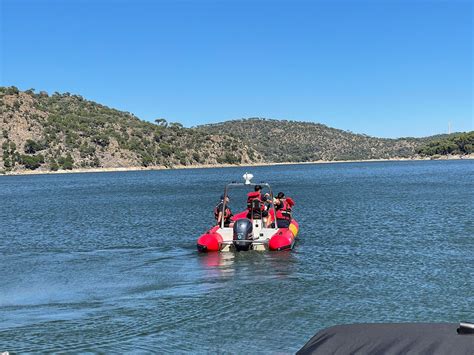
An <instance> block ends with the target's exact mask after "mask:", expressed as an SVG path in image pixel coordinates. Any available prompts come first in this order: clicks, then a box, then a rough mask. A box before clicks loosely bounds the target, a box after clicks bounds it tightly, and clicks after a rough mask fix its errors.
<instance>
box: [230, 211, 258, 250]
mask: <svg viewBox="0 0 474 355" xmlns="http://www.w3.org/2000/svg"><path fill="white" fill-rule="evenodd" d="M233 231H234V236H233V244H234V247H235V249H236V250H237V251H247V250H249V249H250V248H251V246H252V241H253V225H252V221H250V220H249V219H247V218H243V219H239V220H237V221H235V223H234V229H233Z"/></svg>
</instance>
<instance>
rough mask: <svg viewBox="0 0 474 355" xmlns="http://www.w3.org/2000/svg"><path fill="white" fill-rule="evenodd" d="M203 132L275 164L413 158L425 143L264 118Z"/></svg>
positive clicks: (207, 128) (204, 128)
mask: <svg viewBox="0 0 474 355" xmlns="http://www.w3.org/2000/svg"><path fill="white" fill-rule="evenodd" d="M197 129H198V130H200V131H201V132H207V133H211V134H224V135H226V136H229V137H236V138H238V139H240V140H242V141H244V142H247V144H248V145H249V146H250V147H251V148H253V149H255V150H256V151H258V152H261V153H262V155H264V157H265V159H266V160H269V161H273V162H305V161H315V160H328V161H330V160H358V159H384V158H394V157H411V156H414V155H415V154H416V151H417V149H418V148H419V147H420V146H421V145H422V144H423V143H424V141H425V140H426V139H415V138H402V139H382V138H374V137H369V136H367V135H363V134H354V133H352V132H347V131H343V130H340V129H335V128H330V127H327V126H325V125H322V124H317V123H308V122H296V121H282V120H271V119H261V118H251V119H246V120H235V121H227V122H223V123H218V124H210V125H204V126H200V127H198V128H197Z"/></svg>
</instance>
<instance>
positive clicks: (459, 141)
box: [418, 131, 474, 156]
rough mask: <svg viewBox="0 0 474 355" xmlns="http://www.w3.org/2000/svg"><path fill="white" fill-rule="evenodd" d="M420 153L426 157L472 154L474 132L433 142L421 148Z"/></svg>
mask: <svg viewBox="0 0 474 355" xmlns="http://www.w3.org/2000/svg"><path fill="white" fill-rule="evenodd" d="M418 153H419V154H421V155H424V156H434V155H447V154H462V155H465V154H472V153H474V131H471V132H467V133H456V134H452V135H449V136H448V137H444V138H442V139H436V140H433V141H431V142H428V143H426V144H425V145H423V146H422V147H420V148H419V149H418Z"/></svg>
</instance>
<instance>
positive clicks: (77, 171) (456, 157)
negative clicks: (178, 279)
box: [0, 154, 474, 176]
mask: <svg viewBox="0 0 474 355" xmlns="http://www.w3.org/2000/svg"><path fill="white" fill-rule="evenodd" d="M473 159H474V154H470V155H464V156H460V155H451V156H443V157H441V158H438V159H430V158H429V157H427V158H421V157H415V158H393V159H367V160H332V161H327V160H316V161H308V162H283V163H253V164H241V165H236V164H200V165H188V166H184V165H179V166H173V167H166V166H152V167H143V166H136V167H116V168H90V169H86V168H78V169H72V170H57V171H51V170H21V171H13V172H5V173H4V174H0V176H18V175H48V174H81V173H110V172H127V171H154V170H181V169H214V168H239V167H241V168H245V167H249V168H251V167H257V166H278V165H305V164H341V163H370V162H374V163H375V162H404V161H431V160H434V161H440V160H441V161H445V160H473Z"/></svg>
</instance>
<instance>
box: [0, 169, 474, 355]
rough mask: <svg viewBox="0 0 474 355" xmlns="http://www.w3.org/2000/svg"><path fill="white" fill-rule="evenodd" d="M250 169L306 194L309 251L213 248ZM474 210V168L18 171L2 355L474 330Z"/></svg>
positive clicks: (1, 192) (5, 255)
mask: <svg viewBox="0 0 474 355" xmlns="http://www.w3.org/2000/svg"><path fill="white" fill-rule="evenodd" d="M247 170H248V171H250V172H252V173H253V174H254V175H255V179H254V180H255V181H262V180H264V181H268V182H270V183H271V184H272V186H273V188H274V190H275V191H276V192H277V191H284V192H286V194H287V195H289V196H292V197H293V198H294V199H295V201H296V204H297V206H296V208H295V216H296V218H297V220H298V221H299V223H300V238H299V242H298V243H297V245H296V248H295V249H294V250H293V251H292V252H281V253H277V252H274V253H269V252H266V253H261V252H248V253H237V254H212V255H202V254H198V253H197V251H196V246H195V244H196V239H197V237H198V236H199V235H200V234H201V233H203V232H204V231H205V230H206V229H207V228H208V227H209V226H210V225H211V223H213V215H212V209H213V207H214V205H215V204H216V203H217V202H218V201H217V199H218V197H219V195H220V194H221V193H222V191H223V187H224V185H225V183H227V182H230V181H232V180H240V179H241V176H242V174H243V173H245V171H247ZM236 202H237V198H236V197H235V196H233V199H232V201H231V207H232V206H233V205H234V204H236ZM473 207H474V161H432V162H393V163H392V162H391V163H341V164H326V165H289V166H278V167H257V168H240V167H239V168H223V169H193V170H174V171H147V172H127V173H91V174H67V175H49V176H46V175H43V176H41V175H37V176H3V177H0V255H1V260H0V266H1V270H0V287H1V289H0V290H1V291H0V351H7V350H8V351H12V352H38V351H42V352H61V351H68V352H85V351H94V352H97V351H102V352H110V351H113V352H123V351H135V352H140V351H142V352H143V351H158V352H167V351H169V352H176V351H179V352H193V353H194V352H220V353H222V352H238V353H243V352H257V351H259V352H280V353H291V352H295V351H296V350H298V349H299V348H300V347H301V346H303V345H304V343H305V342H306V341H307V340H308V339H309V338H310V337H311V336H312V335H313V334H314V333H315V332H316V331H318V330H320V329H321V328H324V327H328V326H331V325H335V324H341V323H354V322H417V321H423V322H425V321H426V322H458V321H460V320H469V319H470V320H474V307H473V305H474V222H473V214H474V213H473V209H474V208H473Z"/></svg>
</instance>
